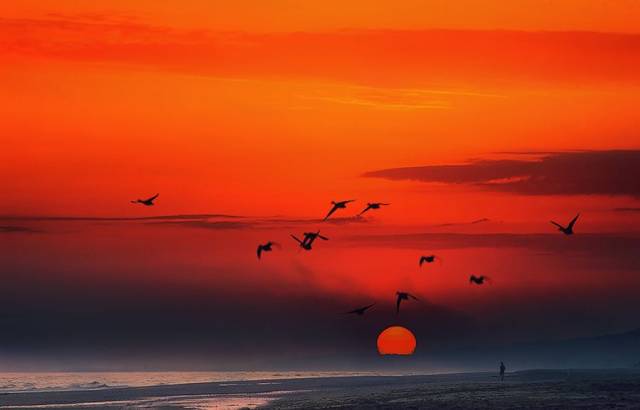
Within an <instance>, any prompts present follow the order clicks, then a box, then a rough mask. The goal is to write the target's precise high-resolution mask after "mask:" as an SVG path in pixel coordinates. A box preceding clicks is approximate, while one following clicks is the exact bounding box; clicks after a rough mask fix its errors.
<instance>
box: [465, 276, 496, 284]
mask: <svg viewBox="0 0 640 410" xmlns="http://www.w3.org/2000/svg"><path fill="white" fill-rule="evenodd" d="M485 281H486V282H487V283H491V278H490V277H488V276H484V275H480V276H475V275H471V276H469V283H475V284H476V285H484V282H485Z"/></svg>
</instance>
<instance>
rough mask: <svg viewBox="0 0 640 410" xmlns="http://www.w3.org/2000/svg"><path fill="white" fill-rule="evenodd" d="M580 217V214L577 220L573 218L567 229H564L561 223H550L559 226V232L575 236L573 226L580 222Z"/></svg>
mask: <svg viewBox="0 0 640 410" xmlns="http://www.w3.org/2000/svg"><path fill="white" fill-rule="evenodd" d="M579 216H580V214H578V215H576V217H575V218H573V219H572V220H571V222H569V225H567V226H566V227H564V226H562V225H560V224H559V223H557V222H554V221H550V222H551V223H552V224H554V225H555V226H557V227H558V230H559V231H560V232H562V233H563V234H565V235H573V225H575V224H576V221H577V220H578V217H579Z"/></svg>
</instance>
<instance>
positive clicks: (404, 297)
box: [396, 292, 420, 315]
mask: <svg viewBox="0 0 640 410" xmlns="http://www.w3.org/2000/svg"><path fill="white" fill-rule="evenodd" d="M396 295H397V296H398V298H397V299H396V315H397V314H398V313H400V302H402V301H403V300H409V298H411V299H414V300H417V301H420V299H418V298H417V297H415V296H413V295H412V294H411V293H408V292H396Z"/></svg>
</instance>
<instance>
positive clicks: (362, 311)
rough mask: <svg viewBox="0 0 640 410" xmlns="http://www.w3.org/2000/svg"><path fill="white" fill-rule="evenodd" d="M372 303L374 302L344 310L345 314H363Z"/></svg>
mask: <svg viewBox="0 0 640 410" xmlns="http://www.w3.org/2000/svg"><path fill="white" fill-rule="evenodd" d="M373 305H375V303H372V304H370V305H367V306H363V307H361V308H358V309H353V310H351V311H349V312H345V315H350V314H354V315H358V316H362V315H364V312H366V311H367V309H369V308H371V307H372V306H373Z"/></svg>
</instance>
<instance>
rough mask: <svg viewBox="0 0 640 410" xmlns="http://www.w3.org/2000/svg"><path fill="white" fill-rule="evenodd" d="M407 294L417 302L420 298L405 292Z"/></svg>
mask: <svg viewBox="0 0 640 410" xmlns="http://www.w3.org/2000/svg"><path fill="white" fill-rule="evenodd" d="M407 295H409V297H410V298H412V299H413V300H417V301H418V302H419V301H420V299H418V298H417V297H415V296H413V295H412V294H411V293H407Z"/></svg>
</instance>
